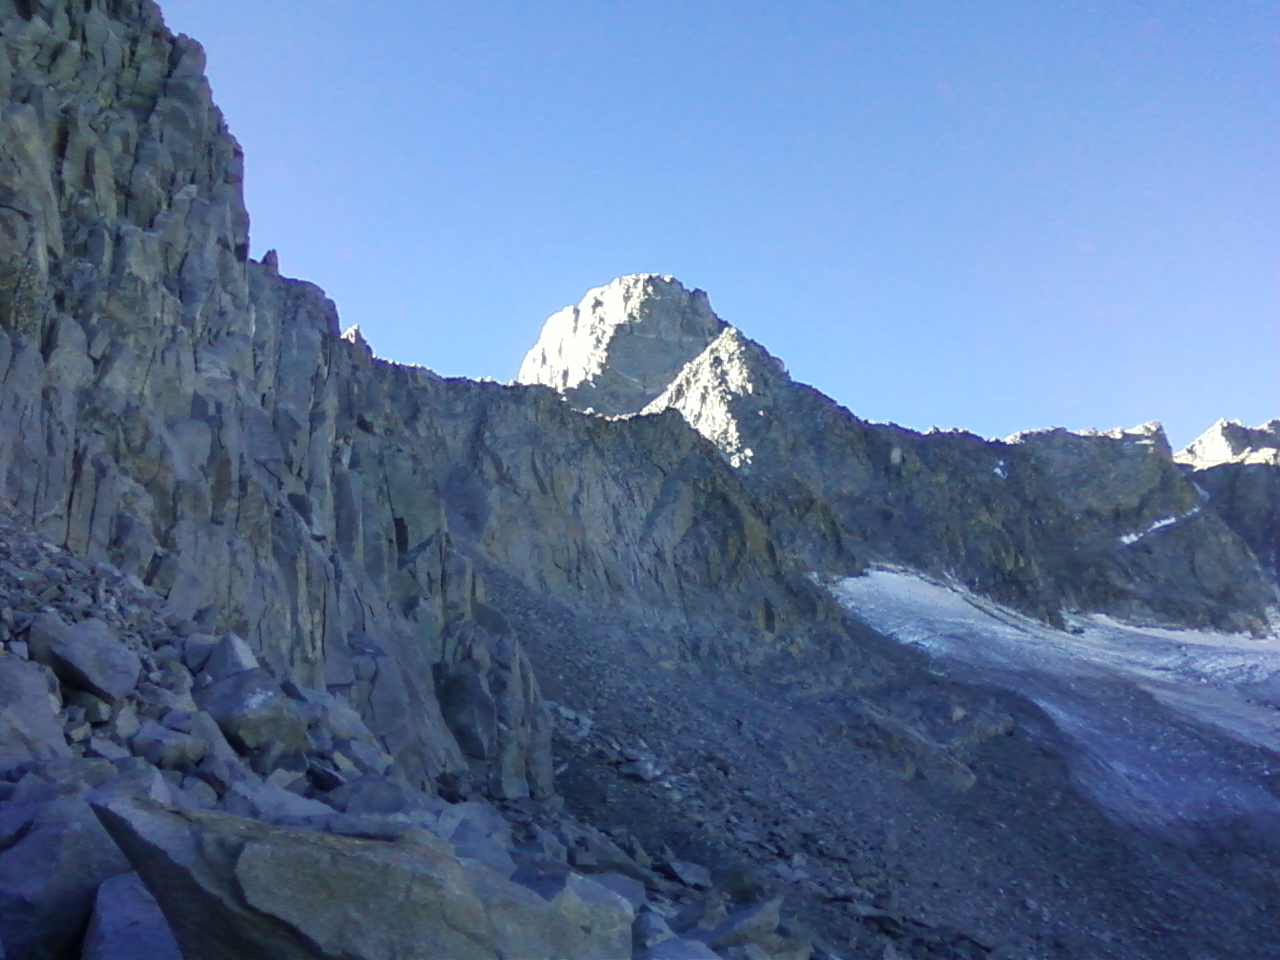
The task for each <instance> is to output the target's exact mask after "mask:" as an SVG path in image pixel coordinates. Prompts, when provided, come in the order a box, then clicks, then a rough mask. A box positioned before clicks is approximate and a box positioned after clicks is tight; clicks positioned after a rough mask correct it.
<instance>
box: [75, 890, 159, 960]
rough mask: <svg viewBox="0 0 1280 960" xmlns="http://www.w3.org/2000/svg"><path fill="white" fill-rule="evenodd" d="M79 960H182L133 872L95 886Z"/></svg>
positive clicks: (152, 900)
mask: <svg viewBox="0 0 1280 960" xmlns="http://www.w3.org/2000/svg"><path fill="white" fill-rule="evenodd" d="M80 956H81V960H183V957H182V953H181V951H179V949H178V941H177V940H175V939H174V936H173V932H172V931H171V930H170V929H169V924H168V923H167V922H166V921H165V919H164V914H163V913H162V912H161V911H160V907H159V905H158V904H157V903H156V901H155V898H154V897H153V896H151V893H150V891H149V890H147V888H146V886H145V885H144V884H143V882H142V880H141V879H140V878H139V877H138V875H137V874H136V873H122V874H120V875H119V876H116V877H112V878H111V879H110V880H107V881H105V882H104V883H103V884H102V886H100V887H98V895H97V898H96V899H95V901H94V906H93V918H92V919H91V920H90V921H89V931H88V933H86V934H85V938H84V948H83V950H82V952H81V954H80Z"/></svg>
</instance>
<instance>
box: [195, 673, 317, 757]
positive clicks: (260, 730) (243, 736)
mask: <svg viewBox="0 0 1280 960" xmlns="http://www.w3.org/2000/svg"><path fill="white" fill-rule="evenodd" d="M210 659H211V660H212V659H213V658H212V657H210ZM195 699H196V703H197V705H198V706H199V707H200V709H201V710H203V711H204V712H206V713H208V714H209V715H210V716H211V717H213V719H214V720H216V721H217V723H218V726H219V727H220V728H221V729H222V732H223V733H225V734H226V736H227V739H228V740H229V741H230V742H231V744H232V745H233V746H235V747H236V748H238V749H240V750H251V749H253V748H254V747H261V746H267V745H271V746H274V747H278V748H279V749H280V751H281V752H285V753H287V752H291V751H295V750H300V749H302V747H303V745H304V744H305V743H306V739H307V724H306V721H305V720H304V719H303V718H302V716H301V715H300V714H299V712H298V710H297V708H296V707H295V706H294V703H293V701H292V700H291V699H289V697H287V696H285V694H284V692H283V691H282V690H281V689H280V687H279V686H278V685H277V684H276V682H275V680H273V679H272V677H271V674H269V673H267V671H265V670H263V669H261V668H255V669H250V670H240V671H237V672H235V673H232V674H230V675H229V676H226V677H224V678H222V679H221V680H215V681H214V682H212V683H210V684H209V685H208V686H205V687H202V688H201V689H200V690H198V691H196V694H195Z"/></svg>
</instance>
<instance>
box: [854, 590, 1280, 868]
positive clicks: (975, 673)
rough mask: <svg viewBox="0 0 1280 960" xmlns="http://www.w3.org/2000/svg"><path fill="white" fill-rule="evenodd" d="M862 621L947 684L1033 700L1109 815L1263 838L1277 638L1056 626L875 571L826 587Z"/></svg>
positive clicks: (1270, 816)
mask: <svg viewBox="0 0 1280 960" xmlns="http://www.w3.org/2000/svg"><path fill="white" fill-rule="evenodd" d="M830 589H831V590H832V593H833V594H834V595H835V597H836V599H837V600H839V601H840V603H841V604H842V605H843V606H844V607H845V608H846V609H847V610H849V611H850V612H851V613H853V614H854V615H856V616H857V617H859V618H861V619H862V620H864V621H865V622H866V623H868V624H869V625H870V626H872V627H874V628H875V629H877V630H879V631H880V632H881V633H884V634H887V635H888V636H890V637H893V638H894V639H895V640H898V641H899V642H901V643H904V644H910V645H913V646H916V647H919V648H922V649H924V650H926V651H928V652H929V653H930V654H931V655H932V657H933V658H934V659H935V661H937V665H938V666H939V667H942V668H944V669H947V670H948V671H949V672H951V673H952V674H953V675H955V677H956V679H958V680H965V681H970V682H972V681H975V680H976V681H980V682H986V683H991V684H995V685H998V686H1001V687H1004V688H1005V689H1008V690H1011V691H1013V692H1016V693H1019V694H1021V695H1023V696H1025V697H1027V698H1029V699H1030V700H1032V701H1033V702H1035V703H1036V704H1037V705H1038V706H1039V707H1040V708H1041V709H1042V710H1043V711H1044V712H1045V714H1047V715H1048V717H1049V718H1050V719H1051V720H1052V721H1053V723H1054V724H1055V725H1056V727H1057V728H1058V730H1059V731H1060V732H1061V733H1062V734H1063V735H1065V736H1066V737H1067V738H1068V739H1069V741H1071V743H1072V744H1073V745H1074V746H1075V747H1076V748H1078V749H1075V750H1072V751H1070V752H1069V753H1068V756H1067V762H1068V764H1069V765H1070V768H1071V772H1072V776H1073V777H1074V778H1075V780H1076V782H1077V783H1078V784H1079V785H1080V786H1081V787H1083V788H1084V789H1085V790H1087V791H1088V792H1089V793H1090V794H1092V795H1093V796H1094V797H1095V799H1096V800H1097V801H1098V802H1099V803H1100V804H1101V805H1102V806H1103V807H1104V808H1105V809H1107V810H1108V811H1109V812H1111V813H1112V814H1113V815H1114V816H1117V817H1119V818H1120V819H1122V820H1124V821H1126V822H1128V823H1131V824H1133V825H1135V826H1139V827H1142V828H1144V829H1146V830H1148V831H1151V832H1156V833H1159V834H1160V835H1162V836H1165V837H1166V838H1168V839H1171V840H1175V841H1178V842H1191V843H1195V842H1201V841H1203V840H1204V839H1205V837H1206V832H1208V834H1210V835H1213V834H1215V833H1217V832H1218V831H1220V830H1223V829H1228V830H1232V831H1233V832H1234V831H1235V830H1236V829H1240V828H1243V829H1245V830H1247V831H1249V832H1253V831H1254V830H1260V831H1261V833H1262V835H1264V836H1274V835H1275V834H1276V832H1277V825H1280V802H1278V801H1277V799H1276V796H1275V795H1274V793H1273V791H1272V790H1271V789H1269V788H1268V786H1267V784H1268V781H1269V780H1271V779H1273V778H1274V777H1275V774H1276V771H1277V769H1278V768H1280V762H1278V761H1280V636H1277V635H1275V634H1273V635H1271V636H1268V637H1265V638H1262V639H1255V638H1251V637H1247V636H1242V635H1239V634H1223V633H1213V632H1206V631H1189V630H1167V629H1160V628H1152V627H1142V626H1132V625H1128V624H1123V623H1120V622H1118V621H1115V620H1112V619H1110V618H1108V617H1104V616H1098V615H1090V616H1075V617H1068V628H1067V629H1066V630H1055V629H1053V628H1051V627H1048V626H1046V625H1045V624H1043V623H1040V622H1039V621H1036V620H1032V619H1030V618H1028V617H1025V616H1023V615H1022V614H1019V613H1017V612H1015V611H1013V610H1010V609H1008V608H1006V607H1002V606H1000V605H999V604H996V603H994V602H992V601H991V600H988V599H985V598H982V597H978V596H976V595H974V594H972V593H970V592H969V591H967V590H965V589H963V588H960V587H956V586H955V585H950V584H943V583H940V582H937V581H934V580H931V579H928V578H926V577H923V576H921V575H919V574H917V573H915V572H911V571H906V570H901V569H877V570H872V571H871V572H869V573H868V574H867V575H865V576H861V577H852V578H847V579H843V580H840V581H837V582H836V583H834V584H832V585H831V586H830Z"/></svg>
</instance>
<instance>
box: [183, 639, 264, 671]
mask: <svg viewBox="0 0 1280 960" xmlns="http://www.w3.org/2000/svg"><path fill="white" fill-rule="evenodd" d="M191 656H192V659H193V661H198V660H199V659H200V656H201V649H200V647H199V646H195V647H193V648H192V650H191ZM257 669H258V658H257V657H256V656H254V654H253V651H252V650H250V649H249V645H248V644H247V643H245V642H244V641H243V640H241V639H240V638H239V637H237V636H236V635H235V634H234V633H228V634H227V635H226V636H225V637H223V638H222V639H221V640H220V641H218V643H217V644H216V645H215V646H214V647H213V648H212V649H211V650H210V651H209V652H208V654H207V656H206V657H205V659H204V663H203V664H202V665H201V673H202V674H203V676H204V677H206V678H207V680H209V681H217V680H225V679H226V678H227V677H230V676H233V675H234V674H237V673H241V672H242V671H245V670H257Z"/></svg>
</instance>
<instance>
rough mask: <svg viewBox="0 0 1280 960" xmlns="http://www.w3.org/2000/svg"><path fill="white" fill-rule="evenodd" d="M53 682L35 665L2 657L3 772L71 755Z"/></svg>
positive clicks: (0, 739)
mask: <svg viewBox="0 0 1280 960" xmlns="http://www.w3.org/2000/svg"><path fill="white" fill-rule="evenodd" d="M52 680H53V678H52V677H50V676H49V675H48V673H47V672H45V671H44V670H42V669H40V667H38V666H36V665H35V664H33V663H28V662H27V661H25V660H19V659H18V658H17V657H13V656H8V655H0V773H5V772H8V771H10V770H14V769H15V768H17V767H18V766H20V765H21V764H23V763H27V762H29V761H32V760H49V759H52V758H54V757H65V756H69V755H70V750H69V749H68V748H67V741H66V738H65V737H64V736H63V735H62V723H61V721H60V720H59V718H58V701H57V698H56V696H55V695H54V693H53V692H52V691H51V690H50V684H51V683H52Z"/></svg>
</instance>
